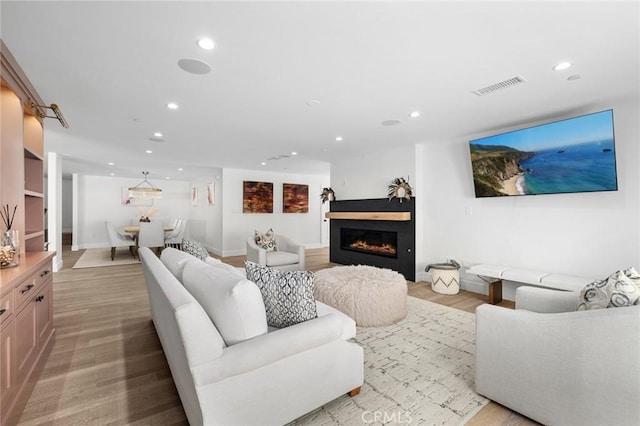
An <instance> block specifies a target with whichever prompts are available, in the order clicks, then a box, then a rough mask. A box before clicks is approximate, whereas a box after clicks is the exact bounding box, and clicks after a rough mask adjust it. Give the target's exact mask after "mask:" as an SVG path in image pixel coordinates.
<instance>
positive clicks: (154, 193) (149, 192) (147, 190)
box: [129, 172, 162, 198]
mask: <svg viewBox="0 0 640 426" xmlns="http://www.w3.org/2000/svg"><path fill="white" fill-rule="evenodd" d="M142 174H143V175H144V180H143V181H142V182H140V183H139V184H137V185H136V186H132V187H131V188H129V197H133V198H162V189H160V188H157V187H155V186H153V185H151V183H149V181H148V180H147V175H148V174H149V172H142ZM145 184H146V186H145Z"/></svg>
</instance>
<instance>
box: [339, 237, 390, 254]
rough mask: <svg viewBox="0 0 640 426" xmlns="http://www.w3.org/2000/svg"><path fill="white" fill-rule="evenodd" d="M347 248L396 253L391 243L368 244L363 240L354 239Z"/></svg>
mask: <svg viewBox="0 0 640 426" xmlns="http://www.w3.org/2000/svg"><path fill="white" fill-rule="evenodd" d="M349 248H352V249H357V250H366V251H371V252H374V253H385V254H396V247H395V246H394V245H393V244H382V245H377V244H369V243H368V242H366V241H364V240H358V241H354V242H353V243H351V245H349Z"/></svg>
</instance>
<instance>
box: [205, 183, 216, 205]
mask: <svg viewBox="0 0 640 426" xmlns="http://www.w3.org/2000/svg"><path fill="white" fill-rule="evenodd" d="M215 203H216V183H215V182H209V183H208V184H207V204H208V205H210V206H213V205H215Z"/></svg>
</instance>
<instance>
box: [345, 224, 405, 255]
mask: <svg viewBox="0 0 640 426" xmlns="http://www.w3.org/2000/svg"><path fill="white" fill-rule="evenodd" d="M397 245H398V233H397V232H394V231H375V230H371V229H353V228H342V229H340V247H341V248H342V250H352V251H359V252H363V253H369V254H373V255H375V256H385V257H392V258H394V259H395V258H397V257H398V251H397Z"/></svg>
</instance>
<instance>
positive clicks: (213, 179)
mask: <svg viewBox="0 0 640 426" xmlns="http://www.w3.org/2000/svg"><path fill="white" fill-rule="evenodd" d="M210 183H213V187H214V204H213V205H210V204H209V202H208V200H207V185H208V184H210ZM189 185H190V188H192V187H196V188H197V189H198V203H197V204H198V205H197V206H193V205H191V204H190V207H189V227H188V235H189V237H190V238H193V239H194V240H196V241H199V242H201V243H203V244H204V245H205V246H206V247H207V249H208V250H209V251H212V252H214V253H215V254H217V255H222V237H223V235H222V232H223V226H222V189H223V188H222V169H212V171H211V173H210V175H208V176H202V177H199V178H198V179H195V180H193V181H191V182H190V183H189Z"/></svg>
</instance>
